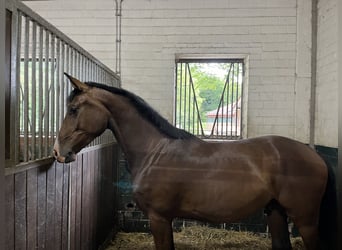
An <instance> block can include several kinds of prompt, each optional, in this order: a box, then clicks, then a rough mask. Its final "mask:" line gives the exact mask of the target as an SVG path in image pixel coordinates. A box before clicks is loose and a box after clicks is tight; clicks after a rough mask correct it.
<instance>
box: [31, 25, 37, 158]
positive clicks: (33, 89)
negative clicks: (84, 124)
mask: <svg viewBox="0 0 342 250" xmlns="http://www.w3.org/2000/svg"><path fill="white" fill-rule="evenodd" d="M36 51H37V24H36V22H33V23H32V57H31V58H32V74H31V93H32V95H31V105H32V107H31V158H32V160H35V159H36V148H37V147H36V131H37V127H36V126H37V125H36V121H37V105H36V103H37V95H36V93H37V83H36V81H37V75H36V63H37V55H36V54H37V53H36Z"/></svg>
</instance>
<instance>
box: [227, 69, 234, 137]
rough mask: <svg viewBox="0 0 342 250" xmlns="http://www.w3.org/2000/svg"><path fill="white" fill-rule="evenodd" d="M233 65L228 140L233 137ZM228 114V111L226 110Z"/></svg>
mask: <svg viewBox="0 0 342 250" xmlns="http://www.w3.org/2000/svg"><path fill="white" fill-rule="evenodd" d="M235 65H236V63H233V73H232V86H231V91H230V92H231V97H230V124H231V125H230V138H232V135H233V126H232V125H233V124H232V120H231V119H232V115H233V104H234V83H235V81H234V80H235V72H236V70H235ZM227 112H228V110H227Z"/></svg>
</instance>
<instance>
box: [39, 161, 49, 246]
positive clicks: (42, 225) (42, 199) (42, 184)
mask: <svg viewBox="0 0 342 250" xmlns="http://www.w3.org/2000/svg"><path fill="white" fill-rule="evenodd" d="M46 170H47V166H42V167H40V168H39V169H38V209H37V211H38V216H37V224H38V227H37V234H38V235H37V241H38V249H46V241H45V238H46V237H45V236H46V176H47V172H46Z"/></svg>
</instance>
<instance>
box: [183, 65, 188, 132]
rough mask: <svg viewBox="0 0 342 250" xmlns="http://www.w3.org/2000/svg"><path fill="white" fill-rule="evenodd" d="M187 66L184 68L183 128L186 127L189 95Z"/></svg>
mask: <svg viewBox="0 0 342 250" xmlns="http://www.w3.org/2000/svg"><path fill="white" fill-rule="evenodd" d="M186 68H187V67H185V69H184V110H183V117H184V125H183V128H184V129H186V120H187V119H186V97H187V92H186V89H187V88H186V87H187V84H188V83H187V79H186V78H187V70H186Z"/></svg>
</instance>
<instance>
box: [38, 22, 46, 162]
mask: <svg viewBox="0 0 342 250" xmlns="http://www.w3.org/2000/svg"><path fill="white" fill-rule="evenodd" d="M43 47H44V45H43V27H42V26H40V27H39V61H38V86H39V87H38V96H39V98H38V142H37V143H38V158H42V156H43V147H42V146H43V105H44V104H43V103H44V102H43V49H44V48H43Z"/></svg>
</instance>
